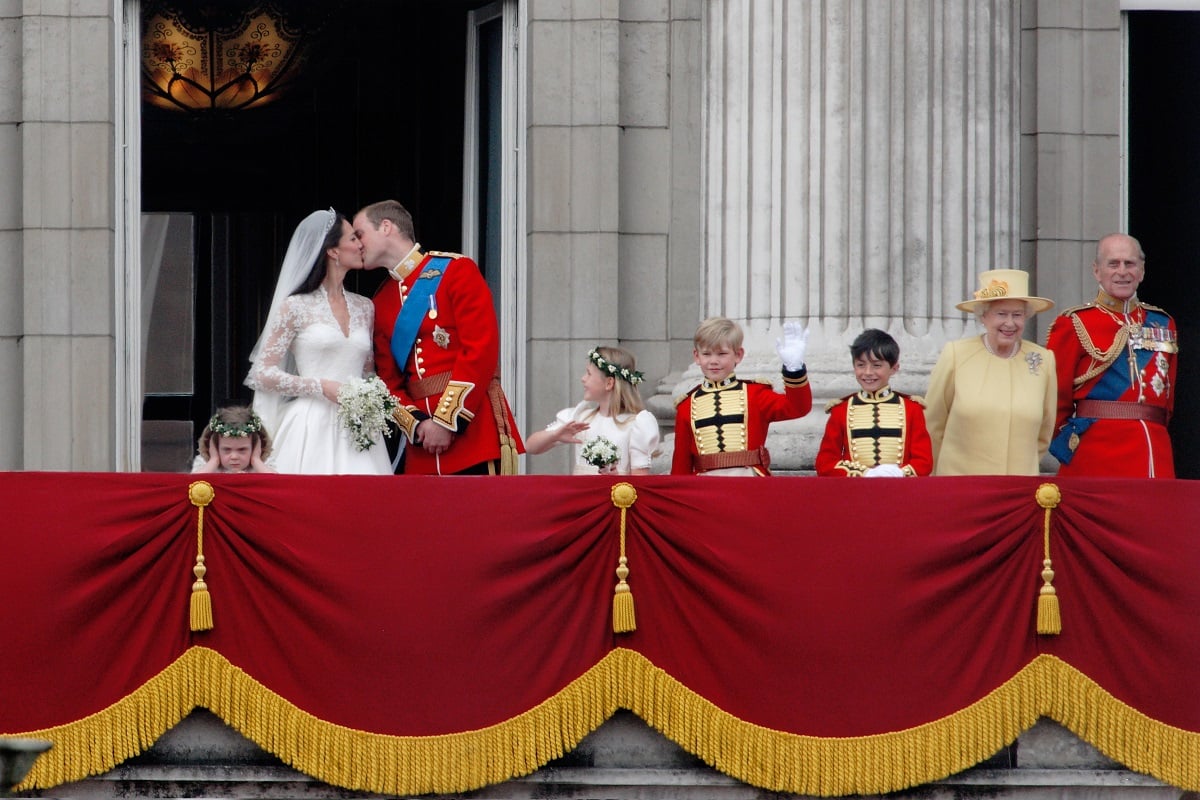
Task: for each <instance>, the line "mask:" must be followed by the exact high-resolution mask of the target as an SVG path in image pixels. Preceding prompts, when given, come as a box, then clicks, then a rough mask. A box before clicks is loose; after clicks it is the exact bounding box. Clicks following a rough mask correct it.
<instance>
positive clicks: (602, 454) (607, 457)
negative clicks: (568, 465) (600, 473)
mask: <svg viewBox="0 0 1200 800" xmlns="http://www.w3.org/2000/svg"><path fill="white" fill-rule="evenodd" d="M581 455H582V456H583V460H584V461H586V462H587V463H589V464H591V465H592V466H593V467H597V468H599V469H604V468H605V467H607V466H609V465H611V464H615V463H617V459H618V458H620V454H619V453H618V452H617V446H616V445H615V444H613V443H612V440H610V439H608V438H606V437H604V436H597V437H596V438H595V439H588V440H587V441H586V442H584V445H583V451H582V453H581Z"/></svg>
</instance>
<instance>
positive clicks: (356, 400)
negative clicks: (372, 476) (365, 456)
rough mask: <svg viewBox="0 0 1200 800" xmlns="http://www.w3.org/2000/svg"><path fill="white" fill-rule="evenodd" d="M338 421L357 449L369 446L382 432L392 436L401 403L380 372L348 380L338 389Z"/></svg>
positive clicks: (364, 448)
mask: <svg viewBox="0 0 1200 800" xmlns="http://www.w3.org/2000/svg"><path fill="white" fill-rule="evenodd" d="M337 397H338V421H340V422H341V423H342V426H343V427H345V428H346V430H348V431H349V432H350V441H351V442H353V444H354V447H355V449H356V450H367V449H369V448H370V447H371V445H373V444H375V439H376V437H378V436H379V435H380V434H382V435H384V436H391V435H392V429H391V427H389V424H388V423H390V422H391V421H392V412H393V411H395V410H396V407H397V406H398V405H399V404H398V403H397V402H396V398H394V397H392V393H391V392H389V391H388V388H387V385H386V384H384V382H383V381H382V380H380V379H379V376H378V375H372V376H371V377H370V378H357V379H355V380H352V381H346V382H345V383H343V384H342V386H341V388H339V389H338V395H337Z"/></svg>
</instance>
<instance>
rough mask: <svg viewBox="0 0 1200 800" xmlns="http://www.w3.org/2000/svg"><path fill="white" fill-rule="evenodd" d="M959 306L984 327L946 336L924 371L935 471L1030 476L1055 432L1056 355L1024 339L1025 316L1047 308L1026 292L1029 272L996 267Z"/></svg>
mask: <svg viewBox="0 0 1200 800" xmlns="http://www.w3.org/2000/svg"><path fill="white" fill-rule="evenodd" d="M956 307H957V308H959V309H961V310H963V311H970V312H973V313H974V314H975V316H976V317H978V319H979V321H980V323H981V324H982V325H983V333H982V334H981V335H979V336H969V337H967V338H966V339H959V340H958V341H954V342H949V343H947V344H946V346H945V348H943V350H942V354H941V355H940V356H939V357H938V361H937V364H936V365H935V366H934V368H933V373H932V374H931V375H930V377H929V392H928V394H927V396H926V401H927V404H928V405H927V408H926V411H925V421H926V422H927V424H928V426H929V436H930V438H931V439H932V440H933V460H934V465H933V474H934V475H1036V474H1038V463H1039V461H1040V460H1041V457H1042V455H1043V454H1045V452H1046V450H1047V448H1048V447H1049V446H1050V438H1051V436H1052V434H1053V433H1054V414H1055V406H1056V400H1057V383H1056V381H1055V373H1054V353H1052V352H1050V351H1049V350H1047V349H1046V348H1044V347H1041V346H1040V345H1037V344H1034V343H1033V342H1030V341H1026V340H1025V339H1024V338H1022V334H1023V333H1024V331H1025V323H1026V321H1027V320H1028V319H1029V318H1030V317H1032V316H1033V315H1034V314H1036V313H1038V312H1039V311H1045V310H1046V309H1049V308H1053V307H1054V303H1053V302H1052V301H1050V300H1047V299H1046V298H1044V297H1033V296H1031V295H1030V294H1029V274H1028V273H1026V272H1024V271H1023V270H1019V269H994V270H989V271H987V272H984V273H983V274H981V275H980V276H979V291H977V292H975V297H974V298H973V299H971V300H967V301H965V302H962V303H959V304H958V305H957V306H956Z"/></svg>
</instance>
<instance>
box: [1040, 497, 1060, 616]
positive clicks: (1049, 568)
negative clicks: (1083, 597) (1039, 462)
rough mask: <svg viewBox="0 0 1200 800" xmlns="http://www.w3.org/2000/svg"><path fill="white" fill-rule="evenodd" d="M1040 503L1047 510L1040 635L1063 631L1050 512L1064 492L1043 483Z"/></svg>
mask: <svg viewBox="0 0 1200 800" xmlns="http://www.w3.org/2000/svg"><path fill="white" fill-rule="evenodd" d="M1035 496H1036V497H1037V502H1038V505H1039V506H1041V507H1042V508H1044V509H1045V510H1046V513H1045V514H1044V515H1043V518H1042V551H1043V558H1042V588H1041V589H1040V590H1039V591H1038V603H1037V632H1038V634H1039V635H1040V636H1057V635H1058V634H1060V633H1062V615H1061V614H1060V613H1059V610H1058V593H1057V592H1055V590H1054V586H1053V585H1052V584H1053V582H1054V569H1053V565H1052V564H1051V563H1050V514H1051V512H1052V511H1053V509H1054V508H1056V507H1057V506H1058V504H1059V503H1060V502H1061V501H1062V493H1061V492H1060V491H1059V490H1058V487H1057V486H1055V485H1054V484H1053V483H1043V484H1042V485H1041V486H1039V487H1038V489H1037V494H1036V495H1035Z"/></svg>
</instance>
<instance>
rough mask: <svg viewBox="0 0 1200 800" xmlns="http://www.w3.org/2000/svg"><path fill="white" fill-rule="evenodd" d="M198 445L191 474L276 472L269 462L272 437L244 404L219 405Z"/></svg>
mask: <svg viewBox="0 0 1200 800" xmlns="http://www.w3.org/2000/svg"><path fill="white" fill-rule="evenodd" d="M198 445H199V447H198V452H197V453H196V458H195V460H194V461H193V462H192V472H275V470H274V469H272V468H271V467H270V466H268V465H267V463H266V458H267V457H268V456H269V455H271V436H270V434H268V433H267V429H266V428H264V427H263V424H262V420H261V419H259V417H258V414H255V413H254V411H253V410H252V409H251V408H250V406H248V405H246V404H245V403H238V402H226V403H222V404H221V405H220V406H218V407H217V413H215V414H213V416H212V419H210V420H209V421H208V425H206V426H204V432H203V433H201V434H200V440H199V442H198Z"/></svg>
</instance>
